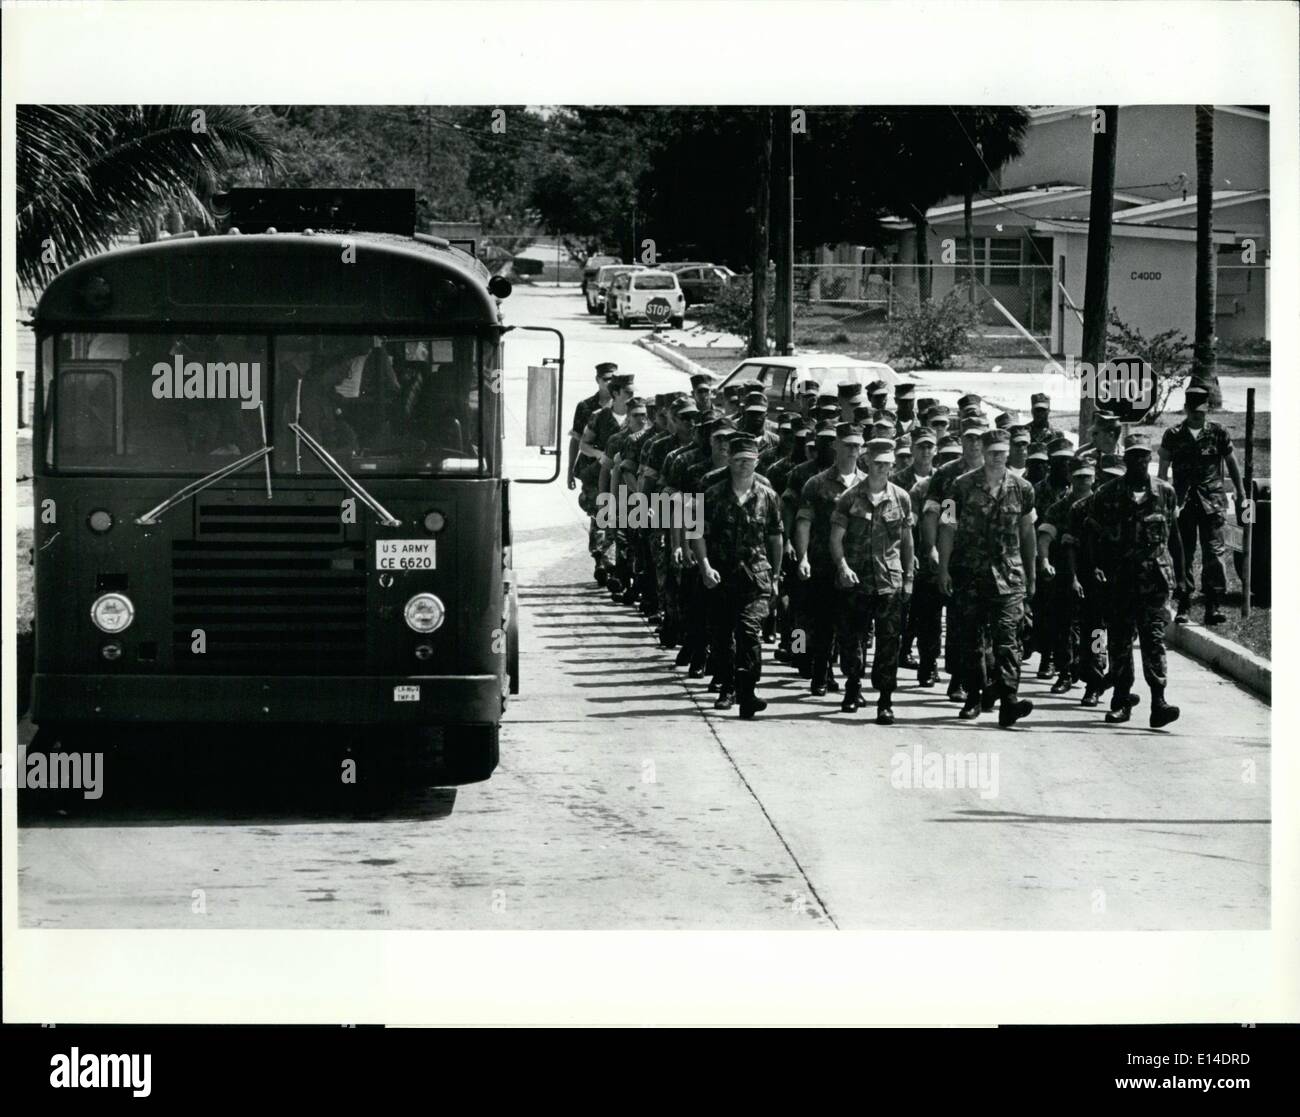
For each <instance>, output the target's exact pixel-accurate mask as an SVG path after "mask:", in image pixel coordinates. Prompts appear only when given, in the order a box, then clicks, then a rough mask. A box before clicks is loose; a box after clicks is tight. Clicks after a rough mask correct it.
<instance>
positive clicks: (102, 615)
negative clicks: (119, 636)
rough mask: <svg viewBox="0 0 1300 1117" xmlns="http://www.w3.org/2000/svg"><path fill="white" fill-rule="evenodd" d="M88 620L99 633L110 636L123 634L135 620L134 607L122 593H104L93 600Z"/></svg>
mask: <svg viewBox="0 0 1300 1117" xmlns="http://www.w3.org/2000/svg"><path fill="white" fill-rule="evenodd" d="M90 619H91V620H92V621H93V622H94V623H95V627H96V628H97V629H99V631H100V632H107V633H109V634H110V635H111V634H113V633H118V632H125V631H126V630H127V629H128V628H130V627H131V622H132V621H133V620H135V606H134V605H132V604H131V599H130V598H129V597H127V596H126V594H124V593H106V594H103V595H102V596H100V597H97V598H95V603H94V604H93V605H92V606H91V607H90Z"/></svg>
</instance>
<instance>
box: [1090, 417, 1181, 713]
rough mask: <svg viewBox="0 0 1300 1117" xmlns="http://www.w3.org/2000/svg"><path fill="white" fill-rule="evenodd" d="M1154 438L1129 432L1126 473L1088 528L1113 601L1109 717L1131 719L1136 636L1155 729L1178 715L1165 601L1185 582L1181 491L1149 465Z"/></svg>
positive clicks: (1104, 492)
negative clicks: (1171, 693)
mask: <svg viewBox="0 0 1300 1117" xmlns="http://www.w3.org/2000/svg"><path fill="white" fill-rule="evenodd" d="M1150 463H1151V443H1150V440H1149V439H1148V438H1147V436H1146V435H1145V434H1141V433H1136V434H1130V435H1128V436H1126V437H1125V439H1124V476H1123V477H1117V478H1115V480H1113V481H1109V482H1107V483H1106V484H1105V485H1103V486H1102V487H1101V489H1100V490H1098V492H1097V497H1096V499H1095V500H1094V501H1093V505H1092V514H1091V516H1090V517H1089V519H1088V522H1087V525H1086V528H1087V531H1088V532H1089V533H1090V536H1091V539H1090V542H1091V544H1092V545H1094V546H1095V547H1096V548H1097V553H1098V555H1099V557H1100V562H1101V569H1102V571H1103V576H1104V578H1105V584H1106V587H1107V594H1108V597H1109V603H1110V616H1109V618H1108V619H1109V628H1110V639H1109V644H1110V664H1111V677H1112V679H1113V680H1114V685H1115V692H1114V693H1113V694H1112V695H1111V701H1110V713H1108V714H1107V715H1106V720H1107V721H1108V722H1110V723H1111V724H1120V723H1122V722H1126V721H1128V720H1129V718H1130V716H1131V711H1132V709H1133V707H1134V706H1135V705H1137V697H1136V696H1135V695H1134V694H1133V693H1132V691H1133V635H1134V630H1135V629H1136V632H1137V638H1138V642H1139V643H1140V645H1141V648H1142V674H1143V676H1144V677H1145V678H1146V681H1147V685H1148V686H1149V687H1150V688H1151V718H1150V724H1151V727H1152V728H1153V729H1160V728H1161V727H1163V726H1165V725H1168V724H1169V723H1170V722H1172V721H1176V720H1177V719H1178V714H1179V710H1178V707H1177V706H1171V705H1169V703H1168V702H1166V701H1165V686H1166V684H1167V682H1168V673H1167V666H1166V661H1165V625H1166V624H1167V623H1168V619H1169V618H1168V613H1167V611H1166V606H1167V604H1168V602H1169V597H1170V595H1171V594H1177V593H1178V592H1180V591H1182V590H1183V589H1184V587H1185V585H1186V578H1185V570H1184V567H1183V547H1182V538H1181V536H1180V534H1179V531H1178V498H1177V496H1176V495H1175V494H1174V489H1173V486H1172V485H1170V484H1169V482H1168V481H1164V480H1161V479H1159V478H1154V477H1152V476H1151V472H1150Z"/></svg>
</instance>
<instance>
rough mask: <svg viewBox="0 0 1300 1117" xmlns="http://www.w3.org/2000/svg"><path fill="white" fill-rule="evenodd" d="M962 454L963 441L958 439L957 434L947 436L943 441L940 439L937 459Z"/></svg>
mask: <svg viewBox="0 0 1300 1117" xmlns="http://www.w3.org/2000/svg"><path fill="white" fill-rule="evenodd" d="M960 453H961V439H960V438H958V437H957V436H956V435H955V434H945V435H944V436H943V437H942V438H941V439H939V447H938V450H937V452H936V454H935V457H939V458H941V457H943V456H944V455H946V454H960Z"/></svg>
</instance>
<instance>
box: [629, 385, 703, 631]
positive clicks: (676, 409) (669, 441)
mask: <svg viewBox="0 0 1300 1117" xmlns="http://www.w3.org/2000/svg"><path fill="white" fill-rule="evenodd" d="M698 415H699V409H698V408H697V407H696V406H695V401H694V400H692V399H691V398H690V397H689V396H683V397H681V398H680V399H678V400H677V401H676V403H674V404H673V405H672V408H671V417H670V420H669V425H670V427H671V430H672V433H671V436H670V437H669V438H660V439H656V441H655V443H654V444H653V445H652V446H650V447H648V448H647V449H646V452H645V453H644V454H643V455H642V461H641V475H642V481H641V492H642V493H643V494H644V495H645V496H646V497H647V498H650V499H653V497H654V496H655V494H656V493H659V492H661V491H662V489H663V485H664V477H663V471H664V470H665V469H666V467H667V461H668V456H669V455H670V454H671V453H672V452H673V451H674V450H679V449H681V448H683V447H687V446H690V445H691V443H692V442H693V440H694V438H695V426H694V420H695V419H696V417H697V416H698ZM669 542H670V540H669V535H668V529H667V528H666V527H663V526H660V527H657V528H654V529H653V531H652V535H651V554H652V555H653V556H654V561H655V581H656V585H657V588H658V591H659V604H660V607H661V609H662V610H663V618H664V619H663V625H662V627H661V628H660V630H659V645H660V647H664V648H672V647H676V646H677V644H678V643H679V641H680V640H681V636H682V629H681V615H680V611H679V609H678V598H677V570H676V568H675V567H674V566H673V562H672V548H671V547H670V546H669Z"/></svg>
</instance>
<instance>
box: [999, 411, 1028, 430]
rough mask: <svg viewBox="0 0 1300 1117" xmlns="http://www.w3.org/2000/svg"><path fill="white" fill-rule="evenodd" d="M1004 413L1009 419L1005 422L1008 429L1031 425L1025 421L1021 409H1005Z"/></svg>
mask: <svg viewBox="0 0 1300 1117" xmlns="http://www.w3.org/2000/svg"><path fill="white" fill-rule="evenodd" d="M1002 414H1003V415H1005V416H1006V419H1007V421H1006V423H1005V424H1004V425H1005V426H1006V428H1007V430H1015V429H1016V427H1028V426H1029V424H1028V423H1027V422H1025V417H1024V416H1023V415H1022V414H1021V413H1020V412H1019V411H1004V412H1002Z"/></svg>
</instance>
